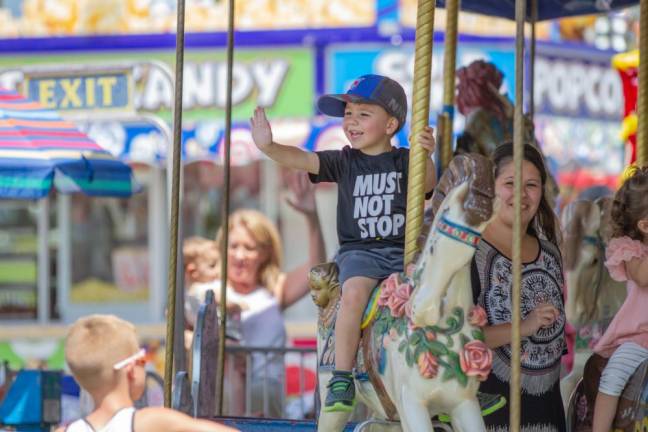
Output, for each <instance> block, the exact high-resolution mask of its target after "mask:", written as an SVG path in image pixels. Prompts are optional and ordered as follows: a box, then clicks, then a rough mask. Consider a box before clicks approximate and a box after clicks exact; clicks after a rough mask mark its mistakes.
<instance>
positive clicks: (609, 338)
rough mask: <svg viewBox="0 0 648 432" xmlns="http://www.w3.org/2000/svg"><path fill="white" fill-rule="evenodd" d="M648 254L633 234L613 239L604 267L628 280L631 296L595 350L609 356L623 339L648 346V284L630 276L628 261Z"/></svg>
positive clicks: (616, 275)
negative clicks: (632, 236)
mask: <svg viewBox="0 0 648 432" xmlns="http://www.w3.org/2000/svg"><path fill="white" fill-rule="evenodd" d="M646 255H648V245H645V244H644V243H642V242H640V241H638V240H633V239H631V238H630V237H618V238H614V239H612V240H611V241H610V244H609V245H608V247H607V249H606V251H605V257H606V261H605V266H606V267H607V268H608V271H609V272H610V276H611V277H612V279H614V280H616V281H619V282H623V281H628V285H627V286H628V296H627V297H626V299H625V302H623V305H621V309H619V311H618V312H617V314H616V315H615V317H614V319H613V320H612V322H611V323H610V326H609V327H608V328H607V330H606V331H605V333H604V334H603V336H602V337H601V339H599V341H598V343H597V344H596V346H595V347H594V352H596V353H598V354H600V355H602V356H603V357H610V356H611V355H612V353H613V352H614V350H615V349H616V348H617V347H618V346H620V345H621V344H622V343H624V342H635V343H636V344H638V345H641V346H642V347H644V348H647V349H648V286H644V287H640V286H638V285H637V284H636V283H635V282H634V281H633V280H631V279H628V275H627V273H626V267H625V263H626V261H631V260H632V259H634V258H642V257H644V256H646Z"/></svg>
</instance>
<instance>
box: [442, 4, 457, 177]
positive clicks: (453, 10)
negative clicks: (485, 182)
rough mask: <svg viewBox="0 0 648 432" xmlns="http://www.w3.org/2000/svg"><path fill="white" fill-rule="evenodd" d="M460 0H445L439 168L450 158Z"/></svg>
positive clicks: (444, 167)
mask: <svg viewBox="0 0 648 432" xmlns="http://www.w3.org/2000/svg"><path fill="white" fill-rule="evenodd" d="M459 2H460V0H446V6H445V7H446V29H445V41H444V45H445V46H444V55H443V112H442V113H441V115H439V120H438V121H437V128H438V129H439V131H438V134H437V136H440V137H441V140H440V143H439V144H440V153H441V157H440V160H441V168H442V169H443V170H445V169H446V167H447V166H448V164H449V163H450V161H451V160H452V131H453V124H454V109H455V108H454V104H455V87H456V86H455V72H456V69H457V33H458V31H457V25H458V21H459Z"/></svg>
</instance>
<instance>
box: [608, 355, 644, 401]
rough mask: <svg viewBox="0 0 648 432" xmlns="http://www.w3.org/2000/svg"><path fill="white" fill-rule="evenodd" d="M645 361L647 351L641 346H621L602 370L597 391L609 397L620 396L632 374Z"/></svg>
mask: <svg viewBox="0 0 648 432" xmlns="http://www.w3.org/2000/svg"><path fill="white" fill-rule="evenodd" d="M647 359H648V350H647V349H646V348H644V347H642V346H641V345H637V344H636V343H634V342H626V343H624V344H621V346H620V347H618V348H617V349H616V350H615V351H614V354H612V356H611V357H610V360H609V361H608V363H607V365H606V366H605V369H603V374H602V375H601V382H600V383H599V391H600V392H601V393H605V394H606V395H610V396H620V395H621V393H623V389H624V388H625V386H626V384H628V381H629V380H630V377H631V376H632V374H633V373H635V371H636V370H637V368H638V367H639V365H640V364H641V363H643V362H644V360H647Z"/></svg>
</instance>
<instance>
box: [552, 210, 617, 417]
mask: <svg viewBox="0 0 648 432" xmlns="http://www.w3.org/2000/svg"><path fill="white" fill-rule="evenodd" d="M611 205H612V199H611V198H609V197H606V198H599V199H597V200H595V201H585V200H582V201H574V202H573V203H571V204H569V205H568V206H567V207H566V208H565V210H564V211H563V214H562V217H561V223H562V226H563V229H564V243H563V244H564V246H563V252H564V264H565V280H566V283H567V305H566V308H565V309H566V314H567V320H568V321H569V322H570V323H571V324H572V325H573V326H574V327H575V328H576V332H577V341H578V342H577V344H576V346H575V355H574V367H573V369H572V371H571V373H570V374H569V375H567V376H566V377H565V378H563V379H562V381H561V383H560V387H561V389H560V390H561V393H562V396H563V402H564V404H565V406H567V402H568V400H569V397H570V395H571V393H572V391H573V390H574V388H575V387H576V384H577V383H578V380H579V379H580V378H581V376H582V375H583V368H584V367H585V362H586V361H587V359H588V357H589V356H590V355H591V354H592V350H591V348H592V347H593V345H594V344H595V343H596V341H597V340H598V339H599V338H600V337H601V336H602V334H603V332H604V331H605V329H606V328H607V326H608V325H609V323H610V321H611V320H612V318H613V317H614V315H615V314H616V312H617V311H618V310H619V308H620V307H621V304H623V301H624V299H625V297H626V286H625V283H623V282H616V281H615V280H613V279H612V278H611V277H610V274H609V273H608V271H607V268H606V267H605V265H604V262H605V245H606V244H607V241H608V240H609V232H608V231H609V217H610V209H611ZM583 344H585V346H583Z"/></svg>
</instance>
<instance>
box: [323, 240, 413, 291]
mask: <svg viewBox="0 0 648 432" xmlns="http://www.w3.org/2000/svg"><path fill="white" fill-rule="evenodd" d="M403 254H404V253H403V249H402V248H399V247H384V248H380V249H354V250H349V251H344V252H340V253H338V254H337V255H336V256H335V263H336V264H337V266H338V269H339V275H338V280H339V281H340V286H343V285H344V282H345V281H346V280H347V279H349V278H351V277H354V276H364V277H368V278H372V279H376V280H377V281H381V280H383V279H385V278H387V277H388V276H389V275H390V274H392V273H397V272H402V271H403Z"/></svg>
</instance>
